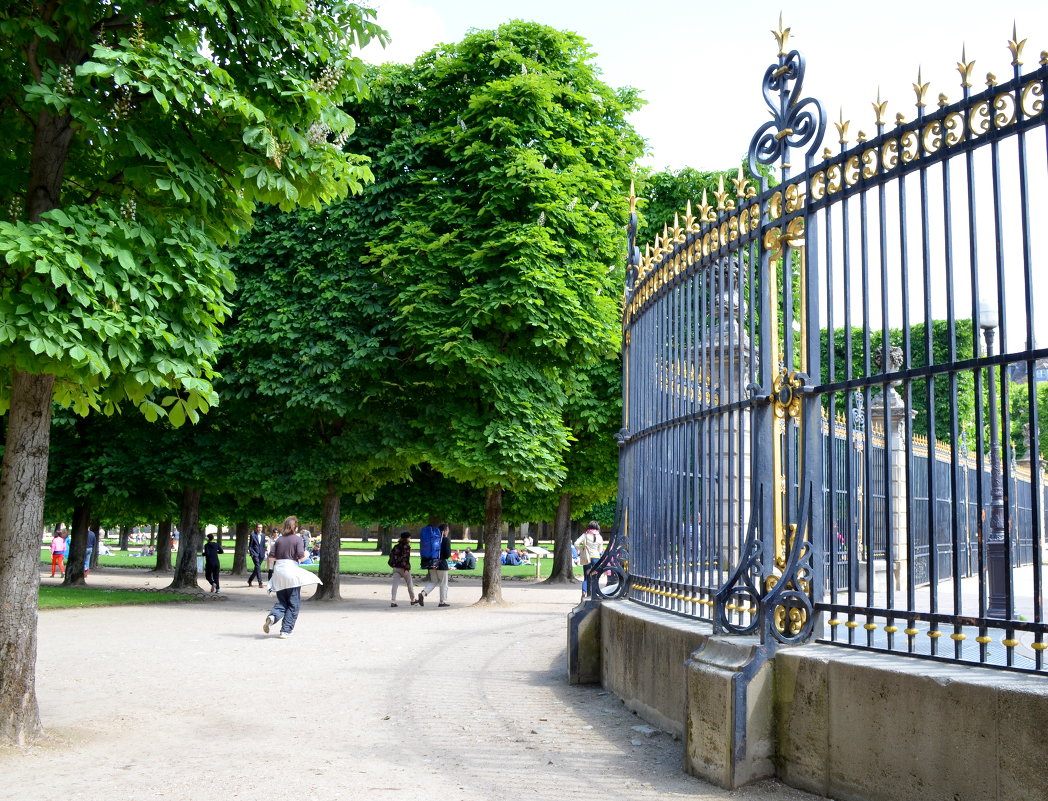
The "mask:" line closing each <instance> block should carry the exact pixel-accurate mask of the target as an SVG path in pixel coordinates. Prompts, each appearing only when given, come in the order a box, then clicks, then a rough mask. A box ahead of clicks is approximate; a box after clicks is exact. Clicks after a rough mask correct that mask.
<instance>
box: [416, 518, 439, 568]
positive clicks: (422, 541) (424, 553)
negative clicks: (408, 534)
mask: <svg viewBox="0 0 1048 801" xmlns="http://www.w3.org/2000/svg"><path fill="white" fill-rule="evenodd" d="M440 539H441V537H440V529H439V528H437V527H436V526H425V527H423V529H422V531H420V532H419V535H418V540H419V547H418V555H419V556H421V557H422V566H423V567H425V566H426V560H427V559H439V558H440Z"/></svg>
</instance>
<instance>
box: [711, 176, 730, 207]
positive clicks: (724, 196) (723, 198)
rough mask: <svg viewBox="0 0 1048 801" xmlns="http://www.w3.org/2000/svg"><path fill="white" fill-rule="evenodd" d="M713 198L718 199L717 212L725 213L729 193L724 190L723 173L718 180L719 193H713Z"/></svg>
mask: <svg viewBox="0 0 1048 801" xmlns="http://www.w3.org/2000/svg"><path fill="white" fill-rule="evenodd" d="M713 196H714V197H715V198H717V211H724V210H725V209H726V208H728V192H727V190H725V188H724V174H723V173H722V174H721V175H720V176H719V177H718V178H717V191H716V192H714V193H713Z"/></svg>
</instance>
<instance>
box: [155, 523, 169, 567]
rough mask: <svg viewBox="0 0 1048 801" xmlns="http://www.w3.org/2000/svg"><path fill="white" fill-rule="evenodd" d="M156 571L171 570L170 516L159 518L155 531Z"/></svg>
mask: <svg viewBox="0 0 1048 801" xmlns="http://www.w3.org/2000/svg"><path fill="white" fill-rule="evenodd" d="M153 569H154V570H155V571H156V572H157V573H170V572H171V518H170V517H169V518H167V519H165V520H161V521H160V524H159V525H158V526H157V533H156V567H155V568H153Z"/></svg>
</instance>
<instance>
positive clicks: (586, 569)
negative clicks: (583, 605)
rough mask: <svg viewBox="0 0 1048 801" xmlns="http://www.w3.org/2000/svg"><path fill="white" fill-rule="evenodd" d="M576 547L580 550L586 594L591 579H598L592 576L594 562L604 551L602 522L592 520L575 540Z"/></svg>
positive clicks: (583, 585)
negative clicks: (601, 534)
mask: <svg viewBox="0 0 1048 801" xmlns="http://www.w3.org/2000/svg"><path fill="white" fill-rule="evenodd" d="M575 547H576V548H578V551H579V561H580V562H582V594H583V595H585V594H586V590H587V589H588V587H589V581H590V580H591V579H592V580H593V581H596V577H595V576H592V577H591V576H590V570H591V569H592V567H593V564H594V563H595V562H596V561H597V560H598V559H600V555H601V554H602V553H603V552H604V538H603V537H602V536H600V523H598V522H597V521H596V520H591V521H590V522H589V525H588V526H586V530H585V531H584V532H582V536H581V537H579V538H578V539H577V540H575Z"/></svg>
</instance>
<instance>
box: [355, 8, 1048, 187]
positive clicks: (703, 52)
mask: <svg viewBox="0 0 1048 801" xmlns="http://www.w3.org/2000/svg"><path fill="white" fill-rule="evenodd" d="M370 5H372V6H373V7H374V8H375V9H376V10H377V12H378V20H379V23H380V24H382V25H383V26H384V27H385V28H386V29H387V30H388V31H389V32H390V34H391V35H392V41H391V43H390V45H389V46H388V47H387V48H386V49H385V50H384V51H383V50H381V49H378V48H374V47H372V48H369V49H368V50H366V51H365V54H364V55H365V57H366V58H367V59H368V60H369V61H373V62H380V61H400V62H407V61H411V60H413V59H414V58H415V57H416V56H418V55H419V54H420V53H422V52H425V51H426V50H427V49H429V48H431V47H433V46H434V45H436V44H438V43H441V42H455V41H458V40H460V39H462V37H463V36H464V35H465V34H466V33H467V32H468V31H469V29H471V28H480V29H487V28H494V27H497V26H498V25H499V24H501V23H503V22H506V21H508V20H511V19H525V20H533V21H536V22H540V23H543V24H546V25H550V26H552V27H554V28H559V29H564V30H571V31H574V32H576V33H578V34H580V35H581V36H583V37H584V38H585V39H586V40H587V41H589V43H590V44H591V46H592V48H593V51H594V53H595V55H596V58H595V62H596V64H597V65H598V66H599V67H600V69H601V70H602V72H603V77H604V80H605V81H606V82H607V83H609V84H610V85H612V86H616V87H619V86H632V87H635V88H637V89H639V90H640V92H641V96H642V97H643V98H644V99H645V100H646V101H647V105H646V106H645V107H644V108H643V109H642V110H640V111H638V112H636V113H635V114H634V115H633V116H632V118H631V121H632V123H633V124H634V126H635V127H636V128H637V130H638V131H639V132H640V134H641V135H642V136H644V137H645V139H647V140H648V144H649V149H650V155H649V156H648V157H647V158H646V159H645V161H644V163H646V164H647V165H648V166H651V167H654V168H656V169H663V168H672V169H679V168H681V167H685V166H690V167H695V168H696V169H700V170H714V169H725V168H728V167H731V166H733V165H736V164H738V163H739V162H740V161H741V159H742V156H743V154H744V153H745V151H746V149H747V147H748V145H749V141H750V138H751V137H752V135H753V132H754V131H755V130H756V129H757V128H758V127H760V125H762V124H763V123H764V122H765V121H766V120H767V119H768V117H769V112H768V110H767V107H766V106H765V105H764V100H763V97H762V94H761V81H762V79H763V76H764V72H765V70H766V69H767V68H768V66H769V65H770V64H771V63H772V61H773V60H775V57H776V54H777V47H776V43H775V39H774V37H773V36H772V34H771V31H772V29H777V28H778V25H779V14H780V11H781V12H782V21H783V26H784V27H788V28H790V30H791V35H790V40H789V45H790V46H791V47H792V48H796V49H798V50H799V51H800V52H801V55H802V56H804V58H805V59H806V62H807V74H806V76H805V80H804V96H806V97H814V98H815V99H817V100H819V101H820V102H821V103H822V104H823V108H824V109H825V111H826V115H827V127H828V128H829V130H830V131H831V132H834V139H833V143H834V145H836V137H835V129H834V128H833V126H832V125H831V123H832V122H834V121H836V120H837V119H838V118H839V115H840V114H841V113H842V112H843V115H844V118H845V119H848V120H851V121H852V125H851V132H852V135H853V136H854V134H855V133H856V132H857V131H858V130H860V129H863V130H865V131H866V132H867V133H869V132H870V131H872V129H873V119H874V117H873V109H872V102H873V101H874V100H875V99H876V97H877V93H878V89H879V90H880V92H881V98H882V100H887V101H888V104H889V105H888V118H889V119H894V117H895V114H896V113H897V112H900V111H901V112H902V113H904V114H905V115H906V117H907V119H910V118H912V116H913V112H914V102H915V94H914V91H913V89H912V84H913V83H915V82H916V80H917V73H918V68H920V70H921V76H922V80H923V81H926V82H930V83H931V87H930V89H929V92H928V97H929V99H930V100H931V102H935V99H936V98H937V97H938V95H939V93H940V92H945V93H946V94H947V96H948V97H949V98H950V100H957V99H958V98H959V97H960V89H959V84H960V78H959V75H958V72H957V69H956V63H957V62H958V61H960V60H961V49H962V46H963V47H965V48H966V54H967V57H968V59H969V60H971V59H974V60H975V62H976V64H975V71H974V75H975V76H976V78H977V81H976V84H977V86H980V85H983V84H984V82H985V78H986V73H987V71H993V72H994V73H995V74H996V75H997V76H998V78H1000V79H1004V78H1005V77H1007V76H1009V75H1010V72H1011V69H1012V68H1011V66H1010V62H1011V56H1010V53H1009V51H1008V48H1007V41H1008V40H1009V39H1010V38H1011V34H1012V25H1013V23H1014V24H1015V25H1016V26H1017V32H1018V35H1019V38H1020V39H1023V38H1025V39H1028V42H1027V45H1026V49H1025V51H1024V62H1025V64H1026V65H1027V66H1026V69H1029V68H1031V67H1032V66H1034V65H1035V64H1036V62H1037V60H1038V59H1039V57H1040V53H1041V51H1042V50H1048V2H1046V0H1024V2H1016V0H991V1H990V2H988V1H987V0H978V1H977V2H976V1H975V0H953V1H952V2H950V3H908V4H897V5H887V6H886V5H883V4H873V3H853V2H846V1H845V0H832V1H829V0H802V1H801V2H797V3H793V4H791V5H789V6H787V7H785V8H784V7H783V4H782V3H781V0H780V2H779V3H772V2H767V0H735V2H723V1H721V2H715V3H714V2H708V0H691V1H690V2H680V0H677V1H676V2H674V1H673V0H646V2H642V3H639V2H633V3H625V2H619V0H527V2H523V1H522V0H372V2H371V3H370ZM886 12H891V13H886ZM976 91H978V89H976ZM834 149H836V146H835V147H834Z"/></svg>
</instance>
